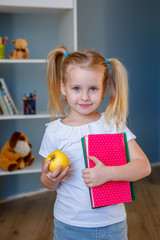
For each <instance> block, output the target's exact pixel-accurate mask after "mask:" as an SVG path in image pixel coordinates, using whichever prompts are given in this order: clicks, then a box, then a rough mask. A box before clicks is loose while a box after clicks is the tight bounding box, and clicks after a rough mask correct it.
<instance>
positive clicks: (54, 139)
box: [39, 113, 135, 227]
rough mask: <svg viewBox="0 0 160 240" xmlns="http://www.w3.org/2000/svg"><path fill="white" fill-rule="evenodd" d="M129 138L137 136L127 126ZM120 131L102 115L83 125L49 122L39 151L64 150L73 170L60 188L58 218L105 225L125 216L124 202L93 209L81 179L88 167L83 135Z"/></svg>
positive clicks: (75, 223)
mask: <svg viewBox="0 0 160 240" xmlns="http://www.w3.org/2000/svg"><path fill="white" fill-rule="evenodd" d="M122 132H125V133H126V134H127V141H129V140H131V139H133V138H135V135H134V134H133V133H132V132H131V131H130V130H129V129H128V128H127V127H125V129H123V131H122ZM105 133H117V131H116V127H115V126H114V127H113V128H110V127H109V126H108V125H107V123H106V121H105V117H104V113H102V114H101V117H100V119H99V120H97V121H95V122H92V123H89V124H85V125H83V126H73V127H72V126H67V125H64V124H63V123H62V121H61V119H57V120H55V121H53V122H51V123H49V124H47V128H46V131H45V134H44V137H43V140H42V143H41V147H40V151H39V154H40V155H41V156H42V157H44V158H47V156H48V154H49V153H50V152H52V151H55V150H60V151H63V152H64V153H65V154H66V155H67V156H68V158H69V163H70V166H71V168H70V171H69V173H68V175H67V176H66V177H65V178H64V179H63V181H62V182H61V183H60V184H59V186H58V188H57V199H56V202H55V204H54V216H55V218H56V219H58V220H59V221H62V222H64V223H66V224H69V225H73V226H78V227H103V226H107V225H110V224H114V223H117V222H120V221H123V220H125V219H126V211H125V207H124V204H116V205H112V206H107V207H102V208H96V209H92V208H91V203H90V196H89V190H88V188H87V187H86V185H85V183H84V180H83V178H82V170H83V169H84V168H85V163H84V157H83V149H82V144H81V138H82V137H84V136H86V135H88V134H105Z"/></svg>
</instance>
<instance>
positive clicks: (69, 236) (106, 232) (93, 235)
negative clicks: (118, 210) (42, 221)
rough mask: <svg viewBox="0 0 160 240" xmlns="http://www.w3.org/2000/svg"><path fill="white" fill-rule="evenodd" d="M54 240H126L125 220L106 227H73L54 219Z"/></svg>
mask: <svg viewBox="0 0 160 240" xmlns="http://www.w3.org/2000/svg"><path fill="white" fill-rule="evenodd" d="M53 239H54V240H127V239H128V237H127V223H126V220H125V221H122V222H119V223H115V224H112V225H109V226H106V227H98V228H83V227H75V226H71V225H68V224H65V223H63V222H60V221H58V220H57V219H54V237H53Z"/></svg>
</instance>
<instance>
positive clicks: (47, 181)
mask: <svg viewBox="0 0 160 240" xmlns="http://www.w3.org/2000/svg"><path fill="white" fill-rule="evenodd" d="M49 164H50V161H47V162H46V159H45V158H44V159H43V166H42V172H41V183H42V185H43V186H44V187H46V188H48V189H51V190H53V189H57V187H58V184H59V183H60V182H61V181H62V180H63V178H64V177H65V176H66V175H67V174H68V171H69V169H70V166H68V167H66V169H65V170H64V171H63V172H61V170H62V166H59V167H58V168H57V169H56V170H55V171H54V172H50V171H49Z"/></svg>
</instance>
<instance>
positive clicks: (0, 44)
mask: <svg viewBox="0 0 160 240" xmlns="http://www.w3.org/2000/svg"><path fill="white" fill-rule="evenodd" d="M7 40H8V37H7V36H6V37H5V38H2V37H1V36H0V59H5V45H6V42H7Z"/></svg>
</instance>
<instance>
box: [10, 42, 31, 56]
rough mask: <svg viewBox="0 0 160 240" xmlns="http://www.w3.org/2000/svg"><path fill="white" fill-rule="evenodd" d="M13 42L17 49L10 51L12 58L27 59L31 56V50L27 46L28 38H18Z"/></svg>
mask: <svg viewBox="0 0 160 240" xmlns="http://www.w3.org/2000/svg"><path fill="white" fill-rule="evenodd" d="M12 43H13V44H14V45H15V48H16V49H15V50H14V51H12V52H10V55H9V57H10V58H11V59H27V58H28V56H29V50H28V48H27V44H28V41H27V40H26V39H22V38H19V39H16V40H13V41H12Z"/></svg>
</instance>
